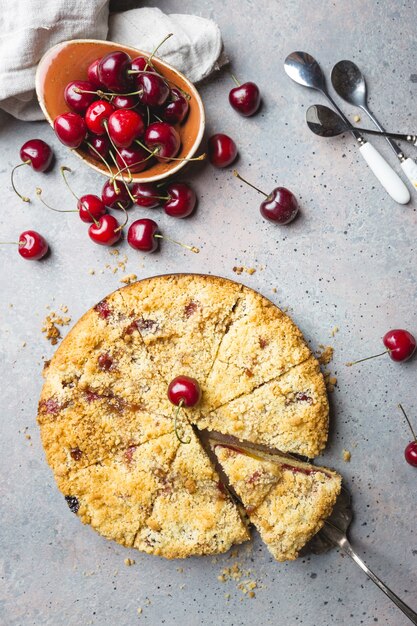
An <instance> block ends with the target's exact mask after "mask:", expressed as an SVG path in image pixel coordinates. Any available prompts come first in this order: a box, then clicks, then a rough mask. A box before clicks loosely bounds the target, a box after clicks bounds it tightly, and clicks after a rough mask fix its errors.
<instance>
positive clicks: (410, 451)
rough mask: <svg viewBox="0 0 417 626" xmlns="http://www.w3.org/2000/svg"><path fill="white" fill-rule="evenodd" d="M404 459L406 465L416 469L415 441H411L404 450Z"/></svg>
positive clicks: (416, 448) (416, 442) (416, 453)
mask: <svg viewBox="0 0 417 626" xmlns="http://www.w3.org/2000/svg"><path fill="white" fill-rule="evenodd" d="M404 457H405V460H406V461H407V463H409V464H410V465H412V466H413V467H417V441H411V442H410V443H409V444H408V446H407V447H406V449H405V450H404Z"/></svg>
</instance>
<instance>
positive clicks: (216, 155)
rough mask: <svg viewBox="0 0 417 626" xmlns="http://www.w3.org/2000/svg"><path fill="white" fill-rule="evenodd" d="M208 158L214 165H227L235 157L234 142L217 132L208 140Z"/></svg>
mask: <svg viewBox="0 0 417 626" xmlns="http://www.w3.org/2000/svg"><path fill="white" fill-rule="evenodd" d="M208 155H209V160H210V163H211V164H212V165H214V166H215V167H227V166H228V165H230V164H231V163H233V161H234V160H235V159H236V157H237V148H236V144H235V142H234V141H233V139H231V138H230V137H228V136H227V135H224V134H223V133H217V134H216V135H213V136H212V137H210V139H209V142H208Z"/></svg>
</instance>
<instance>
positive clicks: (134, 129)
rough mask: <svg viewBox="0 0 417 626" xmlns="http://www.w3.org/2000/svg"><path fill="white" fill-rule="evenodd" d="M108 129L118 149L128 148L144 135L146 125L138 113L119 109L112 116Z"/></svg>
mask: <svg viewBox="0 0 417 626" xmlns="http://www.w3.org/2000/svg"><path fill="white" fill-rule="evenodd" d="M108 129H109V135H110V139H112V140H113V142H114V143H115V145H116V146H117V147H118V148H128V147H129V146H130V145H131V143H132V142H133V140H134V139H137V138H138V137H141V136H142V135H143V133H144V130H145V124H144V123H143V119H142V116H141V115H139V113H136V111H131V110H129V109H118V110H117V111H114V113H112V114H111V115H110V117H109V122H108Z"/></svg>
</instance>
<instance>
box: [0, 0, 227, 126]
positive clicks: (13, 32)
mask: <svg viewBox="0 0 417 626" xmlns="http://www.w3.org/2000/svg"><path fill="white" fill-rule="evenodd" d="M0 32H1V33H3V34H2V35H1V36H0V108H1V109H3V110H4V111H7V112H8V113H10V114H11V115H13V116H14V117H16V118H18V119H21V120H28V121H29V120H30V121H32V120H40V119H43V114H42V111H41V109H40V108H39V105H38V103H37V100H36V94H35V74H36V66H37V64H38V62H39V60H40V59H41V57H42V55H43V54H44V52H46V50H48V49H49V48H51V47H52V46H54V45H55V44H57V43H60V42H62V41H66V40H68V39H109V40H111V41H115V42H117V43H121V44H125V45H130V46H132V47H136V48H139V49H142V50H144V51H147V52H151V51H152V50H153V49H154V48H155V47H156V46H157V45H158V44H159V43H160V42H161V41H162V39H163V38H164V37H165V36H166V35H168V33H173V37H170V38H169V39H168V40H167V41H166V42H165V43H164V44H163V46H161V48H160V49H159V50H158V53H157V56H158V57H160V58H162V59H164V60H166V61H167V62H168V63H170V64H171V65H174V66H175V67H176V68H177V69H178V70H180V71H181V72H183V73H184V74H185V75H186V76H187V78H189V79H190V80H191V81H192V82H198V81H199V80H202V79H203V78H206V77H207V76H208V75H209V74H210V73H211V72H212V71H213V70H214V69H217V68H218V67H220V66H221V65H222V64H223V63H225V62H227V59H226V57H225V56H224V55H223V52H222V50H223V43H222V38H221V33H220V30H219V27H218V26H217V24H215V22H213V21H212V20H209V19H205V18H202V17H198V16H195V15H180V14H172V15H166V14H164V13H162V11H160V10H159V9H157V8H146V7H144V8H139V9H132V10H129V11H124V12H122V13H114V14H112V15H110V17H109V0H71V1H70V2H68V0H43V1H42V0H24V1H22V0H20V1H18V2H15V3H10V0H0Z"/></svg>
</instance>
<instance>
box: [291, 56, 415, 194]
mask: <svg viewBox="0 0 417 626" xmlns="http://www.w3.org/2000/svg"><path fill="white" fill-rule="evenodd" d="M284 69H285V71H286V73H287V74H288V76H289V77H290V78H291V79H292V80H293V81H295V82H296V83H298V84H299V85H303V86H304V87H310V88H311V89H316V90H317V91H320V92H321V93H322V94H323V95H324V96H325V97H326V98H327V99H328V100H329V102H330V103H331V104H332V105H333V107H334V108H335V109H336V111H337V112H338V113H339V115H340V116H341V117H342V118H343V120H344V121H345V123H346V124H348V126H349V127H350V132H351V133H352V135H353V136H354V137H355V139H356V141H357V143H358V145H359V152H360V153H361V155H362V156H363V158H364V159H365V161H366V163H367V164H368V165H369V167H370V168H371V170H372V172H373V173H374V174H375V176H376V177H377V179H378V180H379V182H380V183H381V185H382V186H383V187H384V189H385V191H387V193H388V194H389V195H390V196H391V198H392V199H393V200H395V201H396V202H398V203H399V204H407V202H409V201H410V193H409V191H408V189H407V187H406V186H405V184H404V183H403V181H402V180H401V178H400V177H399V176H398V174H397V173H396V172H395V171H394V170H393V169H392V167H391V166H390V165H389V163H387V161H386V160H385V159H384V157H383V156H382V155H381V154H380V153H379V152H378V150H376V148H374V146H373V145H372V144H370V143H369V142H368V141H366V139H364V138H363V137H362V135H361V134H360V132H358V131H357V130H355V129H354V128H353V127H352V125H351V124H350V122H349V120H348V119H347V118H346V116H345V115H344V113H343V112H342V111H341V110H340V109H339V107H338V106H337V104H336V103H335V101H334V100H333V98H332V97H331V95H330V94H329V92H328V90H327V87H326V80H325V78H324V74H323V72H322V70H321V68H320V65H319V64H318V63H317V61H316V60H315V59H314V58H313V57H312V56H311V55H310V54H307V52H292V53H291V54H289V55H288V56H287V58H286V59H285V62H284Z"/></svg>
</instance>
